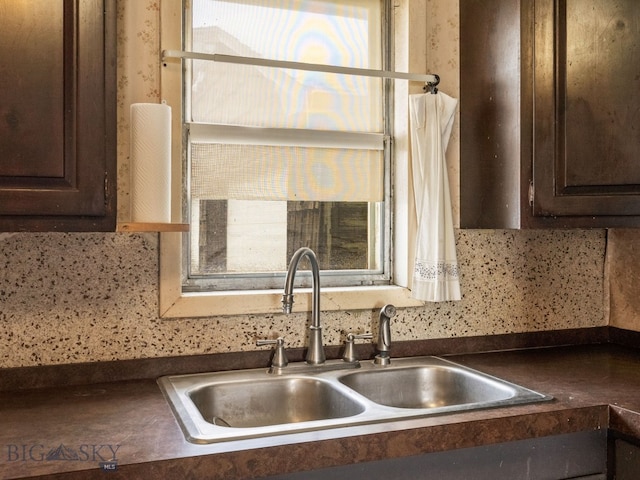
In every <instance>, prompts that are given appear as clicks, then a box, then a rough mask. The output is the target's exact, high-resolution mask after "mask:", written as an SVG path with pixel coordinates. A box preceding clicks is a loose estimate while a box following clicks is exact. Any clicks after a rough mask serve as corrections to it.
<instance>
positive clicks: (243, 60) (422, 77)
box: [162, 50, 440, 87]
mask: <svg viewBox="0 0 640 480" xmlns="http://www.w3.org/2000/svg"><path fill="white" fill-rule="evenodd" d="M167 58H190V59H193V60H209V61H213V62H223V63H236V64H242V65H256V66H263V67H277V68H291V69H295V70H307V71H312V72H327V73H338V74H346V75H359V76H364V77H378V78H397V79H401V80H415V81H418V82H425V83H426V84H427V85H428V86H429V87H435V86H436V85H438V83H440V77H439V76H438V75H435V74H430V73H429V74H422V73H403V72H390V71H386V70H372V69H368V68H351V67H337V66H332V65H320V64H316V63H302V62H288V61H284V60H269V59H264V58H255V57H240V56H236V55H224V54H221V53H213V54H212V53H197V52H184V51H181V50H163V51H162V60H163V61H164V59H167Z"/></svg>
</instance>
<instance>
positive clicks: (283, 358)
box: [256, 337, 289, 368]
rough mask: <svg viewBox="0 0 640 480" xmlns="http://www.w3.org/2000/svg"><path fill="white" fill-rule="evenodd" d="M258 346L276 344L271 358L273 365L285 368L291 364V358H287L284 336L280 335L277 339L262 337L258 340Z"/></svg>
mask: <svg viewBox="0 0 640 480" xmlns="http://www.w3.org/2000/svg"><path fill="white" fill-rule="evenodd" d="M256 345H257V346H259V347H260V346H262V345H275V346H276V349H275V352H274V354H273V358H272V359H271V366H272V367H278V368H283V367H286V366H287V365H289V359H288V358H287V352H285V350H284V338H282V337H278V338H276V339H275V340H271V339H262V340H257V341H256Z"/></svg>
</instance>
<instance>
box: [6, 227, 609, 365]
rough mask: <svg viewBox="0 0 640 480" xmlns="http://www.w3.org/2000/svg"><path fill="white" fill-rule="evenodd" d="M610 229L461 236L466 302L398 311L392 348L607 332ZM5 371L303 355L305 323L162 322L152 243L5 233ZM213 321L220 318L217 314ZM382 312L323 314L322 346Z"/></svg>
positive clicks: (282, 319)
mask: <svg viewBox="0 0 640 480" xmlns="http://www.w3.org/2000/svg"><path fill="white" fill-rule="evenodd" d="M605 242H606V238H605V232H604V231H603V230H579V231H493V230H486V231H485V230H482V231H477V230H476V231H468V230H465V231H460V232H458V259H459V262H460V273H461V283H462V288H463V299H462V301H460V302H449V303H439V304H427V305H425V306H424V307H420V308H407V309H400V310H399V314H398V315H397V316H396V317H394V319H393V324H392V334H393V339H394V340H396V341H399V340H412V339H427V338H447V337H457V336H471V335H487V334H499V333H512V332H529V331H541V330H554V329H565V328H581V327H593V326H602V325H606V318H605V312H604V301H603V296H604V291H603V284H604V282H603V271H604V252H605ZM0 262H1V263H2V265H3V276H2V278H1V279H0V367H17V366H33V365H49V364H61V363H75V362H91V361H105V360H116V359H131V358H144V357H158V356H173V355H189V354H200V353H214V352H230V351H247V350H254V349H256V348H257V347H255V346H254V345H255V339H256V337H266V336H269V335H272V334H273V333H275V332H277V333H279V334H282V335H284V336H286V338H287V341H288V343H289V345H291V346H293V347H295V346H301V345H302V344H303V342H304V337H305V331H304V329H305V324H306V321H307V314H305V313H297V314H292V315H289V316H285V315H265V316H259V315H249V316H235V317H216V316H212V317H211V318H198V319H183V320H162V319H159V318H158V235H157V234H118V233H114V234H84V233H83V234H64V233H51V234H39V233H19V234H0ZM212 315H215V312H212ZM376 318H377V316H376V312H373V311H369V310H366V311H345V312H327V313H324V314H323V318H322V321H323V326H324V334H325V343H326V344H328V345H332V344H333V345H338V344H341V343H342V341H343V340H344V332H346V331H371V330H373V329H374V328H375V325H376V323H377V322H376Z"/></svg>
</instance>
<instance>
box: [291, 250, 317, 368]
mask: <svg viewBox="0 0 640 480" xmlns="http://www.w3.org/2000/svg"><path fill="white" fill-rule="evenodd" d="M302 257H307V258H308V259H309V263H310V264H311V280H312V283H311V287H312V291H313V298H312V302H313V303H312V306H311V325H310V326H309V349H308V350H307V357H306V361H307V364H309V365H320V364H322V363H324V361H325V353H324V347H323V346H322V327H321V326H320V267H319V266H318V258H317V257H316V254H315V253H313V250H311V249H310V248H308V247H302V248H299V249H298V250H297V251H296V252H295V253H294V254H293V256H292V257H291V261H290V262H289V270H288V271H287V277H286V278H285V281H284V293H283V295H282V311H283V312H284V313H286V314H289V313H291V307H292V306H293V281H294V279H295V276H296V271H297V269H298V263H300V260H301V259H302Z"/></svg>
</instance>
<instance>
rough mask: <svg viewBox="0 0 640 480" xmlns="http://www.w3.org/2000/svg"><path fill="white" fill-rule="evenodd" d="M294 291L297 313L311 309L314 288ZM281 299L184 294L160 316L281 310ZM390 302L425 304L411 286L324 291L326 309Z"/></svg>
mask: <svg viewBox="0 0 640 480" xmlns="http://www.w3.org/2000/svg"><path fill="white" fill-rule="evenodd" d="M294 293H295V304H294V307H293V310H294V312H305V311H307V312H308V311H310V310H311V289H310V288H300V289H297V290H296V291H295V292H294ZM281 298H282V291H280V290H261V291H238V292H206V293H181V294H180V295H179V296H178V297H176V298H173V299H171V301H169V302H166V303H165V302H161V305H160V316H161V317H162V318H180V317H206V316H217V315H241V314H260V313H265V314H266V313H281V312H282V304H281ZM387 303H392V304H393V305H395V306H396V307H409V306H419V305H423V303H422V302H420V301H418V300H415V299H413V298H410V291H409V290H408V289H406V288H402V287H398V286H393V285H392V286H372V287H349V288H346V287H345V288H325V289H321V291H320V309H321V310H322V311H331V310H362V309H378V308H381V307H382V306H384V305H385V304H387Z"/></svg>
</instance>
